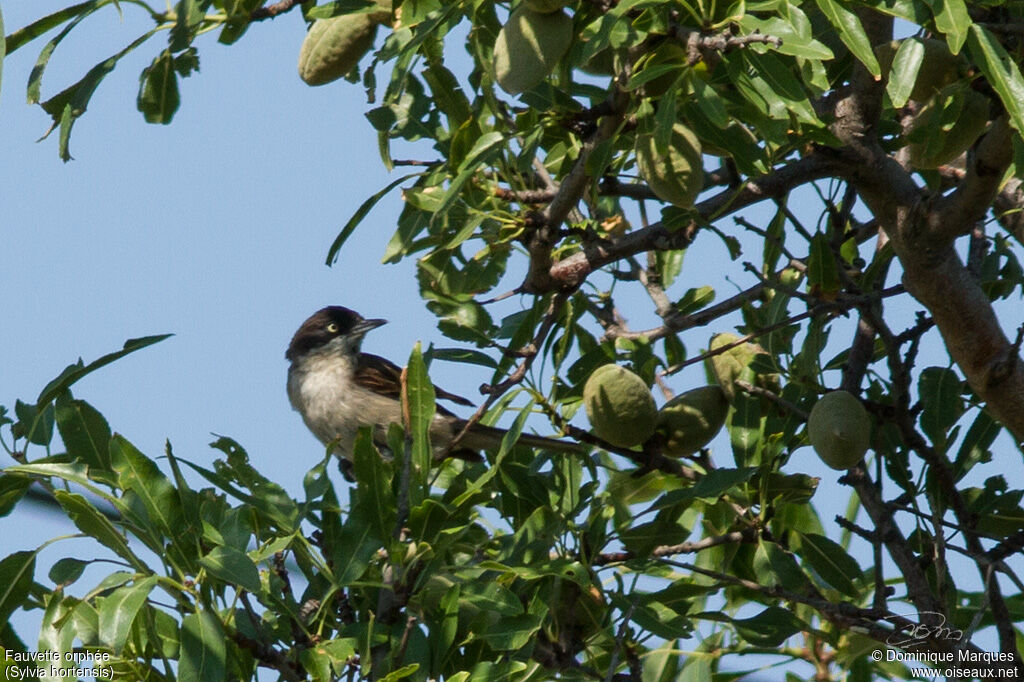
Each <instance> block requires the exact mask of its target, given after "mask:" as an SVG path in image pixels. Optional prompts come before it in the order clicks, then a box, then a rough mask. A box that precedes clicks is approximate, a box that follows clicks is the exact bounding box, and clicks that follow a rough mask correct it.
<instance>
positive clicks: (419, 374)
mask: <svg viewBox="0 0 1024 682" xmlns="http://www.w3.org/2000/svg"><path fill="white" fill-rule="evenodd" d="M407 367H408V369H407V370H406V392H407V395H408V399H409V430H410V431H411V435H412V455H413V457H412V464H413V472H414V479H413V482H412V483H411V485H414V486H415V487H416V489H417V490H419V489H420V488H421V487H422V485H423V484H424V483H425V482H426V478H427V475H428V474H429V472H430V465H431V461H432V460H433V451H432V450H431V447H430V425H431V424H432V423H433V421H434V412H435V404H434V400H435V395H434V386H433V384H431V383H430V377H429V376H428V375H427V366H426V364H425V363H424V362H423V354H422V352H420V344H419V343H418V342H417V343H416V345H415V346H414V347H413V349H412V353H410V354H409V363H408V366H407ZM411 493H412V491H410V499H409V503H410V504H411V505H415V504H419V497H418V496H414V495H412V494H411Z"/></svg>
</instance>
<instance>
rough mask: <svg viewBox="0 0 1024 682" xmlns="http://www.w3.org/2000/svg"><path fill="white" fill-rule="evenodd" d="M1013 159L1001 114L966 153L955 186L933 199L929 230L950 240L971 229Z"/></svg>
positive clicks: (1007, 133)
mask: <svg viewBox="0 0 1024 682" xmlns="http://www.w3.org/2000/svg"><path fill="white" fill-rule="evenodd" d="M1012 160H1013V139H1012V130H1011V129H1010V125H1009V123H1007V120H1006V117H1005V116H1001V117H999V118H998V119H996V121H995V122H994V123H993V124H992V128H991V129H990V130H989V131H988V133H986V134H985V136H984V137H983V138H981V141H980V142H979V143H978V145H977V148H976V150H975V153H974V154H973V155H972V156H969V157H968V163H967V169H966V174H965V175H964V179H963V180H962V181H961V182H960V184H959V186H958V187H957V188H956V190H954V191H953V192H952V193H950V194H949V195H948V196H947V197H943V198H942V199H940V200H938V201H936V202H935V208H934V210H933V211H932V212H931V221H932V223H933V224H932V226H931V231H932V232H933V233H934V234H935V235H936V238H938V239H939V240H943V239H947V240H951V239H954V238H956V237H959V236H961V235H965V234H969V233H970V231H971V229H972V228H973V227H974V223H976V222H977V221H979V220H981V219H982V218H984V217H985V213H987V212H988V207H989V205H991V204H992V201H993V200H994V199H995V198H996V194H997V193H998V192H999V183H1000V181H1001V180H1002V178H1003V175H1004V174H1005V173H1006V168H1007V166H1009V165H1010V162H1011V161H1012Z"/></svg>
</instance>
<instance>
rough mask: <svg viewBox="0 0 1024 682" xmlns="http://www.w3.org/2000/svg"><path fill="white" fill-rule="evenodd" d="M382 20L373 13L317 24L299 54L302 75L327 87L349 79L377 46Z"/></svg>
mask: <svg viewBox="0 0 1024 682" xmlns="http://www.w3.org/2000/svg"><path fill="white" fill-rule="evenodd" d="M377 25H378V21H377V20H376V19H375V18H374V16H373V15H372V14H345V15H342V16H338V17H331V18H330V19H317V20H316V21H314V22H313V26H312V27H310V29H309V32H308V33H307V34H306V38H305V40H303V41H302V49H301V50H300V51H299V76H300V77H301V78H302V80H304V81H305V82H306V83H308V84H309V85H324V84H326V83H330V82H331V81H335V80H337V79H339V78H341V77H342V76H345V75H346V74H347V73H348V72H350V71H351V70H352V69H353V68H355V66H356V64H358V63H359V60H360V59H361V58H362V56H363V55H364V54H366V52H367V51H368V50H369V49H370V48H371V47H372V46H373V39H374V36H376V35H377Z"/></svg>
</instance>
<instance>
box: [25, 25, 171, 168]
mask: <svg viewBox="0 0 1024 682" xmlns="http://www.w3.org/2000/svg"><path fill="white" fill-rule="evenodd" d="M75 21H78V19H76V20H75ZM159 30H160V29H159V28H154V29H150V30H149V31H147V32H146V33H143V34H142V35H141V36H139V37H138V38H136V39H135V40H133V41H132V42H131V43H129V44H128V46H127V47H125V48H124V49H123V50H121V51H120V52H118V53H116V54H114V55H112V56H111V57H108V58H107V59H105V60H103V61H102V62H100V63H99V64H97V65H96V66H94V67H92V68H91V69H89V71H88V72H87V73H86V74H85V76H83V77H82V79H81V80H79V81H78V82H77V83H74V84H73V85H70V86H68V87H67V88H65V89H64V90H62V91H60V92H59V93H57V94H56V95H54V96H53V97H51V98H50V99H48V100H46V101H45V102H42V103H41V104H40V106H41V107H42V108H43V110H44V111H45V112H46V113H48V114H50V117H51V118H53V121H54V123H55V124H57V123H59V124H60V141H59V146H60V157H61V159H63V160H64V161H70V160H71V153H70V152H69V150H68V140H69V139H70V137H71V128H72V126H73V125H74V123H75V120H76V119H77V118H78V117H79V116H81V115H82V114H84V113H85V110H86V107H88V105H89V100H90V99H91V98H92V95H93V93H94V92H95V91H96V88H97V87H98V86H99V84H100V83H101V82H102V81H103V79H104V78H106V77H107V74H109V73H110V72H111V71H113V70H114V68H115V67H116V66H117V63H118V62H119V61H120V60H121V58H122V57H124V56H125V55H126V54H128V53H129V52H131V51H132V50H134V49H135V48H137V47H138V46H139V45H141V44H142V43H144V42H146V41H147V40H149V38H150V37H152V36H153V35H155V34H156V33H157V31H159ZM62 35H63V34H62ZM33 74H35V70H33ZM39 77H40V78H41V77H42V72H41V71H40V73H39ZM30 87H31V82H30ZM36 95H37V96H38V80H37V81H36ZM30 99H31V92H30ZM50 130H51V131H52V130H53V128H52V127H51V128H50ZM47 135H49V132H48V133H47ZM43 137H46V135H44V136H43Z"/></svg>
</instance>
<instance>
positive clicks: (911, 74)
mask: <svg viewBox="0 0 1024 682" xmlns="http://www.w3.org/2000/svg"><path fill="white" fill-rule="evenodd" d="M922 63H924V43H922V42H921V41H920V40H919V39H917V38H908V39H906V40H904V41H903V42H902V43H900V48H899V49H898V50H897V51H896V55H895V56H894V57H893V60H892V68H891V69H890V70H889V82H888V83H886V84H885V90H886V92H888V93H889V99H891V100H892V104H893V106H894V107H902V106H903V105H904V104H906V103H907V100H909V99H910V93H911V92H912V91H913V90H914V83H915V82H916V81H917V74H918V73H919V72H920V70H921V64H922Z"/></svg>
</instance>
